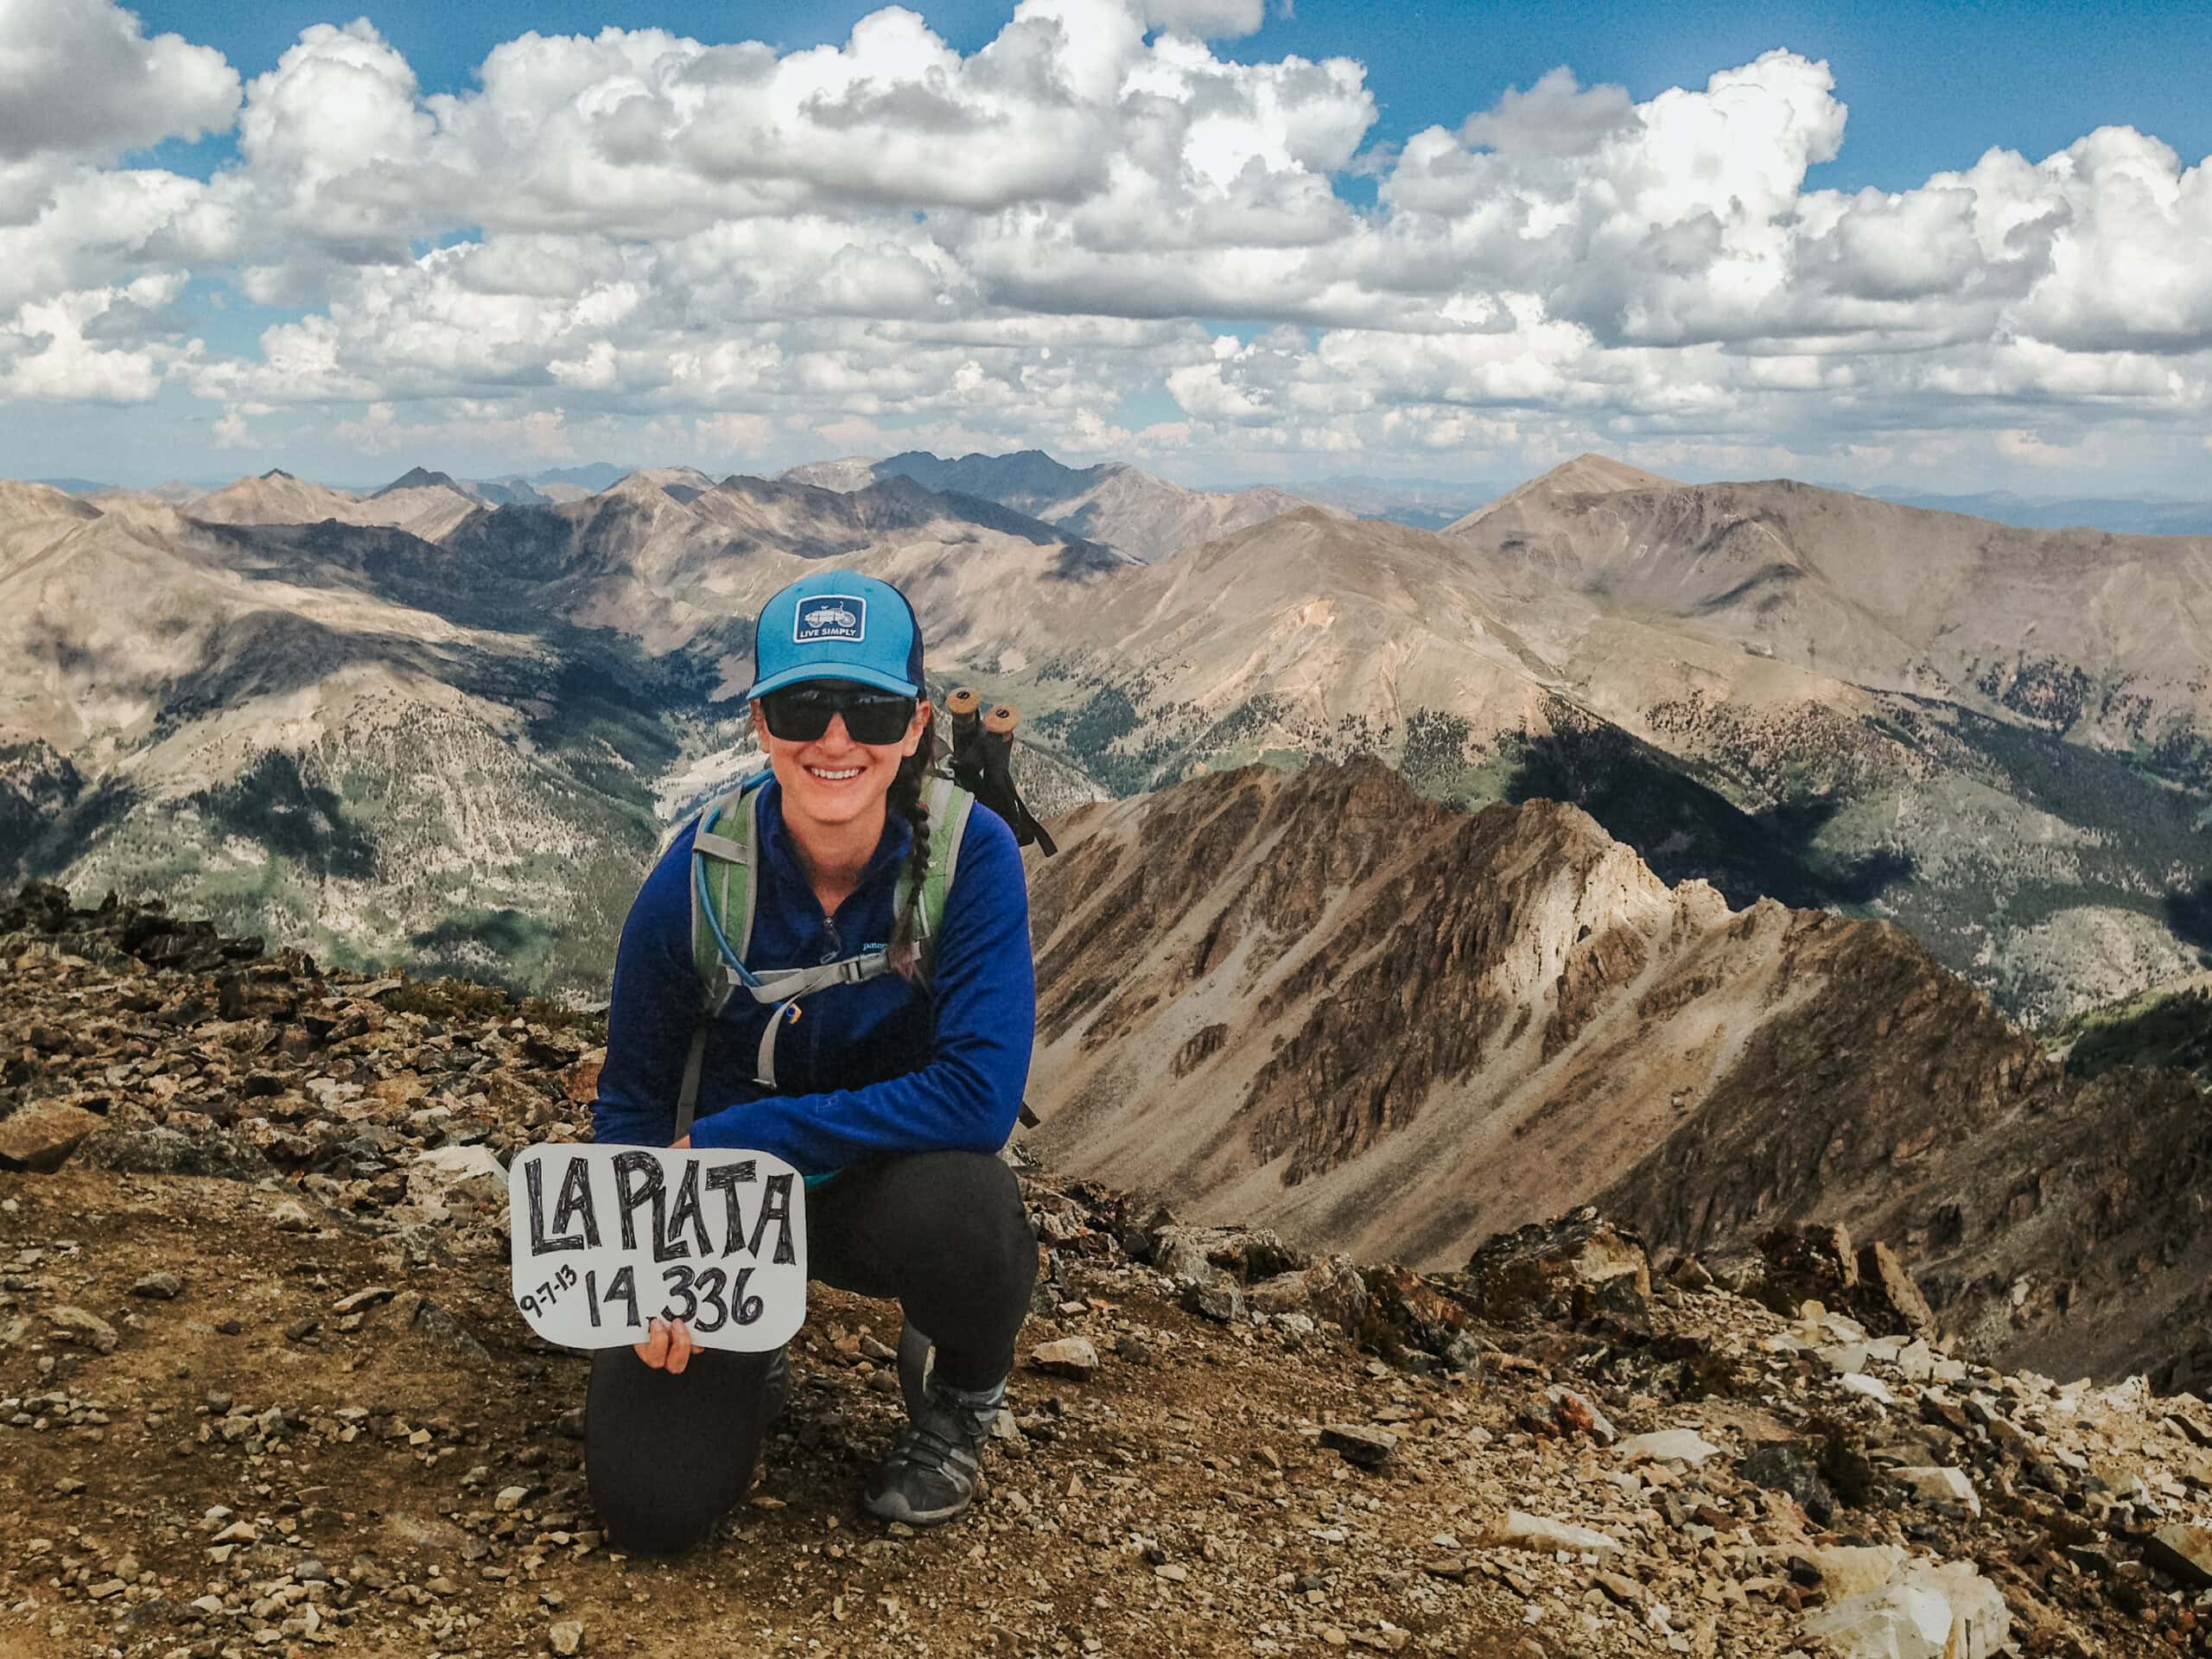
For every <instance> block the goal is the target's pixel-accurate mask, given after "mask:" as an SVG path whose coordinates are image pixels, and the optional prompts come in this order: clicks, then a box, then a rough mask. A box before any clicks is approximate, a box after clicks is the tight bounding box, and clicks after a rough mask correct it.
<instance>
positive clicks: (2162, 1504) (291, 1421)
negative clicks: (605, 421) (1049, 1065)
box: [0, 887, 2212, 1659]
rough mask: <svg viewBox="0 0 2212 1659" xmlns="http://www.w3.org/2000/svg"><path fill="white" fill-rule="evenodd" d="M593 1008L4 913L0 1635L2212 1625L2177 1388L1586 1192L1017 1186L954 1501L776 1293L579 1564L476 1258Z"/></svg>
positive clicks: (139, 929)
mask: <svg viewBox="0 0 2212 1659" xmlns="http://www.w3.org/2000/svg"><path fill="white" fill-rule="evenodd" d="M596 1036H597V1033H595V1032H594V1030H593V1028H592V1027H591V1026H590V1025H589V1023H588V1022H585V1021H579V1020H575V1019H574V1018H572V1017H566V1016H562V1015H560V1014H558V1013H557V1011H555V1010H552V1009H550V1008H548V1007H545V1006H544V1005H520V1006H518V1005H516V1004H513V1003H512V1002H511V1001H509V1000H508V999H507V998H506V997H505V995H502V994H500V993H497V992H491V991H486V989H484V988H480V987H471V986H467V985H465V984H462V983H460V982H432V983H418V982H409V981H406V980H405V979H404V978H401V977H398V976H381V977H376V978H370V977H365V976H359V975H351V974H340V973H330V972H325V971H321V969H319V968H318V967H317V965H316V964H315V963H312V962H311V961H309V960H308V959H306V958H304V957H300V956H299V955H297V954H296V953H286V954H282V955H279V956H277V957H269V956H267V955H265V954H264V953H263V952H262V950H260V948H259V945H258V944H257V942H256V941H252V940H244V939H227V938H222V937H221V936H219V935H218V934H217V933H216V932H215V931H213V929H211V928H208V927H207V926H205V925H194V924H190V923H185V922H181V921H179V920H178V919H176V918H172V917H169V916H168V915H167V914H166V913H164V912H162V911H160V910H159V909H158V908H150V907H139V906H124V905H114V904H111V905H108V906H103V907H102V908H100V909H99V910H97V911H84V910H79V909H74V908H73V907H72V906H70V905H69V903H68V901H67V898H66V897H65V896H64V895H62V894H61V893H59V892H58V891H56V890H54V889H51V888H37V887H34V888H30V889H27V890H26V891H25V892H24V893H22V895H21V896H20V897H19V898H17V899H15V900H14V901H12V902H9V903H6V904H0V1039H3V1040H0V1052H4V1054H5V1057H6V1058H5V1070H4V1073H0V1088H4V1090H5V1091H6V1104H7V1106H8V1108H9V1109H8V1111H7V1113H6V1115H5V1116H0V1150H3V1151H4V1155H5V1159H6V1161H7V1170H8V1173H0V1446H4V1448H5V1455H4V1457H0V1493H4V1497H5V1501H4V1502H0V1630H4V1631H5V1632H6V1634H5V1636H4V1637H0V1642H4V1644H5V1645H6V1647H7V1649H8V1650H9V1651H10V1652H11V1653H22V1654H25V1655H27V1656H35V1655H43V1654H49V1653H50V1654H55V1655H60V1654H70V1655H77V1654H82V1653H85V1652H87V1651H89V1650H93V1649H97V1650H98V1651H99V1652H102V1653H105V1654H116V1655H128V1656H133V1659H136V1656H142V1655H143V1656H188V1659H228V1656H232V1655H243V1654H245V1653H247V1652H257V1651H267V1652H282V1653H285V1654H287V1655H290V1654H302V1655H304V1654H309V1653H312V1652H314V1651H316V1650H318V1649H329V1650H333V1651H340V1652H355V1651H360V1652H378V1653H384V1652H391V1653H397V1652H407V1653H454V1654H460V1653H482V1652H489V1651H550V1652H552V1653H555V1654H573V1653H577V1652H584V1653H593V1652H607V1651H614V1650H621V1649H643V1650H645V1651H657V1650H659V1649H661V1648H663V1647H664V1646H665V1645H669V1644H671V1643H675V1642H677V1641H678V1640H681V1641H683V1642H686V1643H695V1644H696V1643H700V1642H702V1641H703V1642H705V1643H707V1644H709V1646H715V1645H717V1644H719V1646H720V1648H722V1649H729V1650H744V1651H752V1650H756V1649H757V1650H766V1649H771V1648H780V1647H782V1646H784V1645H785V1644H787V1643H798V1644H799V1645H802V1646H807V1645H811V1644H819V1645H820V1646H822V1647H823V1648H827V1649H840V1650H852V1649H856V1648H866V1649H869V1650H900V1649H907V1648H916V1649H918V1648H920V1647H922V1646H924V1645H927V1646H929V1647H931V1648H938V1649H944V1650H950V1651H975V1652H979V1653H1005V1654H1019V1655H1040V1656H1041V1655H1055V1656H1057V1655H1061V1654H1070V1655H1073V1654H1092V1653H1097V1654H1106V1655H1121V1654H1126V1655H1153V1654H1169V1653H1174V1654H1198V1655H1228V1654H1231V1653H1234V1654H1238V1655H1243V1654H1249V1653H1261V1654H1295V1653H1313V1652H1320V1651H1328V1650H1332V1649H1346V1648H1355V1647H1356V1648H1363V1649H1368V1650H1370V1651H1376V1652H1385V1653H1397V1652H1407V1653H1415V1654H1456V1655H1463V1656H1467V1659H1477V1656H1481V1659H1490V1656H1496V1655H1510V1656H1513V1659H1567V1656H1569V1655H1573V1656H1584V1659H1617V1656H1630V1655H1637V1656H1642V1655H1658V1654H1669V1653H1684V1654H1691V1655H1697V1656H1707V1659H1710V1656H1719V1655H1726V1656H1738V1655H1745V1656H1757V1655H1780V1654H1785V1653H1790V1654H1798V1655H1815V1654H1825V1655H1830V1656H1837V1659H1878V1656H1914V1659H1923V1656H1925V1659H1934V1656H1937V1655H1942V1656H1946V1659H1984V1656H1987V1655H1991V1654H1994V1653H1997V1652H1999V1651H2007V1652H2018V1653H2021V1654H2024V1655H2066V1656H2079V1659H2087V1656H2090V1655H2098V1656H2118V1659H2129V1656H2137V1655H2147V1654H2151V1653H2154V1652H2155V1653H2171V1652H2174V1651H2176V1650H2184V1651H2198V1652H2203V1651H2212V1624H2206V1623H2204V1622H2203V1621H2204V1620H2205V1619H2206V1618H2208V1617H2212V1592H2208V1588H2207V1586H2212V1535H2209V1534H2207V1533H2206V1532H2204V1531H2203V1530H2202V1526H2203V1523H2204V1522H2206V1521H2207V1519H2208V1518H2212V1506H2209V1505H2208V1498H2209V1497H2212V1449H2208V1448H2212V1413H2209V1412H2208V1411H2207V1408H2205V1407H2204V1406H2203V1404H2202V1402H2199V1401H2197V1400H2196V1399H2194V1398H2192V1397H2187V1396H2175V1397H2171V1398H2160V1397H2158V1396H2156V1395H2152V1393H2151V1392H2150V1390H2149V1389H2147V1388H2146V1387H2145V1385H2144V1384H2143V1383H2142V1381H2141V1380H2140V1379H2132V1380H2129V1381H2126V1382H2125V1383H2120V1384H2118V1385H2117V1386H2113V1387H2109V1388H2098V1387H2095V1386H2094V1385H2092V1384H2090V1383H2086V1382H2083V1383H2057V1382H2054V1381H2051V1380H2050V1379H2046V1378H2043V1377H2038V1376H2032V1375H2008V1374H2005V1373H2000V1372H1997V1371H1993V1370H1988V1369H1986V1368H1984V1367H1981V1366H1979V1365H1975V1364H1973V1363H1969V1362H1967V1361H1966V1360H1964V1359H1962V1358H1960V1357H1955V1356H1954V1355H1952V1354H1950V1353H1948V1352H1946V1351H1945V1347H1944V1344H1942V1342H1941V1341H1940V1340H1936V1339H1931V1338H1930V1337H1929V1335H1928V1333H1927V1332H1926V1329H1925V1325H1926V1319H1927V1313H1926V1310H1925V1309H1924V1308H1923V1307H1921V1306H1918V1305H1917V1303H1916V1298H1915V1297H1914V1295H1913V1294H1911V1289H1910V1281H1904V1280H1902V1279H1901V1278H1900V1277H1899V1276H1898V1275H1897V1274H1895V1273H1894V1272H1893V1271H1892V1270H1891V1268H1892V1265H1893V1264H1885V1255H1884V1252H1883V1251H1882V1250H1881V1249H1879V1247H1868V1248H1866V1249H1859V1250H1853V1249H1851V1248H1850V1246H1849V1245H1848V1243H1847V1242H1845V1241H1843V1240H1841V1239H1840V1238H1838V1237H1837V1236H1836V1235H1834V1233H1833V1232H1829V1231H1823V1230H1796V1231H1790V1232H1784V1233H1779V1234H1777V1235H1775V1236H1773V1237H1772V1238H1770V1240H1768V1241H1767V1242H1766V1243H1765V1246H1764V1249H1762V1250H1760V1251H1758V1252H1756V1253H1753V1254H1750V1255H1737V1256H1715V1257H1712V1258H1710V1259H1707V1260H1700V1259H1699V1258H1696V1257H1683V1258H1681V1259H1679V1260H1675V1261H1672V1262H1664V1263H1662V1264H1655V1263H1654V1262H1653V1260H1652V1259H1651V1257H1650V1255H1649V1254H1648V1252H1647V1251H1646V1249H1645V1248H1644V1247H1643V1244H1642V1243H1641V1242H1640V1241H1639V1240H1638V1239H1637V1237H1636V1236H1633V1235H1632V1234H1630V1233H1628V1232H1626V1231H1624V1230H1622V1229H1620V1228H1618V1227H1617V1226H1614V1225H1611V1224H1608V1223H1606V1222H1605V1221H1604V1220H1603V1219H1602V1218H1601V1217H1598V1216H1597V1215H1596V1214H1595V1212H1592V1211H1585V1212H1582V1213H1580V1214H1577V1215H1573V1216H1570V1217H1564V1218H1563V1219H1562V1220H1560V1222H1558V1223H1554V1224H1547V1225H1541V1226H1531V1227H1529V1228H1524V1229H1522V1230H1518V1231H1516V1232H1515V1233H1513V1234H1510V1235H1505V1236H1500V1237H1498V1238H1497V1239H1494V1240H1492V1241H1490V1242H1489V1243H1487V1244H1486V1245H1485V1247H1484V1249H1481V1250H1479V1251H1478V1252H1477V1253H1476V1254H1475V1255H1474V1256H1473V1258H1472V1259H1471V1261H1470V1262H1468V1263H1467V1265H1466V1266H1465V1268H1464V1269H1461V1270H1458V1271H1454V1272H1452V1273H1446V1274H1416V1273H1413V1272H1410V1271H1408V1270H1407V1269H1405V1268H1397V1267H1390V1266H1362V1265H1357V1264H1355V1263H1354V1262H1352V1261H1351V1259H1350V1258H1348V1257H1345V1256H1342V1255H1332V1256H1319V1257H1316V1256H1313V1255H1308V1254H1306V1253H1305V1252H1302V1251H1300V1250H1298V1249H1294V1248H1293V1247H1291V1246H1289V1245H1288V1244H1287V1243H1284V1241H1283V1240H1282V1239H1281V1238H1280V1237H1279V1236H1275V1235H1274V1234H1271V1233H1269V1232H1267V1231H1265V1230H1250V1229H1246V1228H1243V1227H1219V1228H1204V1227H1196V1226H1192V1225H1188V1224H1183V1223H1181V1222H1179V1220H1178V1219H1177V1218H1176V1217H1175V1216H1174V1215H1173V1214H1172V1213H1170V1212H1168V1211H1166V1210H1164V1209H1162V1208H1160V1206H1158V1205H1152V1204H1148V1203H1144V1202H1140V1201H1138V1200H1135V1199H1133V1198H1129V1197H1128V1196H1125V1195H1122V1194H1117V1193H1116V1192H1110V1191H1108V1190H1106V1189H1103V1188H1101V1187H1097V1186H1096V1185H1090V1184H1087V1183H1080V1182H1076V1183H1070V1182H1067V1181H1065V1180H1063V1179H1056V1178H1053V1177H1051V1176H1049V1175H1046V1173H1043V1172H1041V1171H1037V1170H1031V1171H1029V1172H1028V1173H1027V1174H1026V1175H1025V1190H1026V1192H1027V1197H1028V1199H1029V1203H1030V1207H1031V1212H1032V1217H1033V1223H1034V1224H1035V1225H1036V1227H1037V1230H1038V1234H1039V1241H1040V1249H1041V1250H1042V1260H1043V1265H1044V1268H1045V1272H1044V1277H1043V1279H1042V1281H1041V1283H1040V1286H1039V1292H1038V1295H1037V1299H1036V1303H1035V1306H1034V1308H1033V1316H1032V1319H1031V1321H1030V1324H1029V1325H1028V1327H1027V1329H1026V1330H1025V1332H1024V1334H1023V1340H1022V1348H1023V1356H1022V1363H1021V1366H1020V1372H1019V1374H1018V1376H1017V1377H1016V1379H1015V1382H1014V1389H1013V1395H1012V1399H1011V1402H1010V1409H1009V1411H1008V1412H1007V1414H1006V1415H1005V1416H1004V1417H1003V1418H1002V1419H1001V1423H1000V1426H999V1428H998V1431H997V1433H996V1434H995V1449H994V1451H993V1452H992V1453H991V1454H990V1457H989V1459H988V1477H989V1478H988V1485H987V1489H986V1491H985V1494H984V1496H983V1497H982V1500H981V1503H980V1506H979V1509H978V1511H977V1512H976V1514H975V1515H974V1516H971V1517H969V1518H968V1519H967V1520H964V1521H963V1522H960V1523H958V1524H956V1525H955V1526H953V1527H950V1528H949V1529H944V1531H942V1532H935V1533H925V1534H922V1535H912V1534H911V1533H908V1532H906V1530H905V1529H899V1528H893V1529H888V1530H884V1529H879V1528H877V1527H876V1526H875V1525H874V1523H872V1522H868V1521H867V1520H866V1518H865V1516H862V1515H861V1513H860V1512H859V1511H858V1510H857V1506H856V1504H855V1502H854V1495H855V1489H856V1487H857V1484H858V1478H859V1475H860V1473H861V1471H862V1470H863V1469H864V1468H865V1467H866V1465H867V1464H868V1462H869V1461H870V1460H871V1459H873V1458H874V1456H876V1455H880V1449H881V1447H882V1446H883V1445H885V1444H886V1443H887V1440H888V1438H889V1435H890V1433H891V1430H892V1427H893V1421H894V1417H895V1414H896V1411H897V1404H896V1398H897V1384H896V1381H895V1376H894V1375H893V1369H892V1367H891V1364H890V1363H889V1362H890V1358H891V1351H890V1349H889V1347H888V1346H887V1342H886V1338H889V1337H891V1336H892V1335H893V1334H894V1333H895V1330H896V1322H897V1314H896V1310H895V1309H891V1308H887V1307H885V1306H881V1305H876V1304H869V1303H866V1302H862V1301H860V1300H855V1299H852V1298H846V1297H840V1296H836V1295H835V1294H829V1293H823V1294H821V1295H820V1297H819V1299H818V1300H817V1306H816V1308H815V1311H814V1313H813V1316H812V1319H811V1320H810V1325H809V1329H808V1332H807V1333H806V1334H805V1336H804V1338H802V1341H801V1344H800V1351H799V1353H798V1373H799V1381H798V1389H797V1391H796V1394H795V1397H794V1405H793V1407H792V1408H791V1411H790V1412H789V1413H788V1414H786V1416H785V1419H784V1420H783V1421H781V1422H780V1423H779V1426H778V1427H777V1429H776V1431H775V1433H774V1434H773V1435H772V1439H771V1442H770V1445H769V1447H768V1451H767V1455H766V1464H765V1471H764V1473H763V1476H762V1478H761V1479H760V1483H759V1484H758V1485H757V1486H756V1489H755V1491H754V1493H753V1496H752V1497H750V1499H749V1500H748V1502H747V1504H746V1505H744V1506H743V1507H742V1508H741V1510H739V1511H738V1512H737V1513H736V1514H735V1515H734V1516H733V1517H732V1519H731V1521H730V1522H729V1523H728V1526H727V1527H726V1529H724V1532H723V1533H722V1535H721V1536H720V1537H719V1538H718V1539H717V1540H716V1541H715V1542H714V1543H712V1544H710V1545H709V1546H708V1547H707V1548H703V1549H702V1550H700V1551H698V1552H696V1553H695V1554H693V1555H691V1556H690V1557H687V1558H685V1559H684V1560H681V1561H678V1562H676V1563H672V1564H663V1563H653V1562H648V1561H644V1560H632V1559H627V1558H626V1557H625V1556H624V1555H623V1554H621V1553H620V1552H618V1551H613V1550H611V1549H609V1548H607V1543H606V1541H605V1539H604V1537H603V1536H602V1535H601V1533H600V1532H599V1530H598V1528H597V1526H596V1522H595V1521H594V1517H593V1516H592V1514H591V1511H590V1505H589V1500H588V1492H587V1491H585V1489H584V1487H583V1484H582V1473H581V1468H580V1460H579V1459H580V1453H579V1448H578V1446H577V1445H576V1442H575V1435H576V1433H578V1431H579V1419H580V1412H579V1406H580V1403H581V1400H582V1374H583V1365H582V1359H581V1358H580V1357H578V1356H576V1355H574V1354H571V1353H569V1352H566V1351H561V1350H557V1349H554V1348H552V1347H550V1346H549V1345H548V1344H543V1343H541V1342H539V1341H537V1339H536V1338H533V1337H532V1336H531V1334H530V1333H529V1332H528V1331H527V1330H526V1328H525V1327H524V1325H522V1323H521V1321H520V1319H519V1317H518V1315H517V1313H515V1311H514V1309H513V1308H512V1304H511V1303H510V1302H509V1301H508V1300H507V1297H506V1292H505V1240H504V1237H503V1236H502V1233H501V1227H502V1224H503V1217H504V1214H505V1207H504V1195H503V1192H502V1190H501V1179H500V1172H501V1167H502V1160H503V1159H504V1158H505V1156H508V1155H511V1154H512V1151H513V1150H514V1149H516V1148H517V1147H520V1146H522V1145H524V1144H526V1143H528V1142H529V1141H533V1140H537V1139H564V1138H571V1137H575V1136H577V1135H582V1134H583V1133H585V1132H587V1131H586V1119H585V1112H584V1106H583V1102H584V1101H585V1100H587V1099H588V1096H589V1095H590V1092H591V1089H592V1086H593V1078H594V1075H595V1068H596V1063H597V1052H596V1050H595V1048H594V1042H595V1039H596ZM1656 1266H1661V1267H1663V1268H1664V1270H1663V1271H1658V1270H1655V1268H1656ZM2008 1644H2009V1645H2008Z"/></svg>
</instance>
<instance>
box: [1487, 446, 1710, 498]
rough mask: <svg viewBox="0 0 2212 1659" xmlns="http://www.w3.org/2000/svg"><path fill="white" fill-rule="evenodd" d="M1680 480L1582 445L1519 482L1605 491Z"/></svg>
mask: <svg viewBox="0 0 2212 1659" xmlns="http://www.w3.org/2000/svg"><path fill="white" fill-rule="evenodd" d="M1680 481H1681V480H1677V479H1672V478H1662V477H1661V476H1660V475H1659V474H1657V473H1647V472H1645V471H1644V470H1643V468H1642V467H1631V466H1630V465H1629V464H1628V462H1626V461H1616V460H1614V459H1613V457H1612V456H1611V455H1601V454H1599V453H1598V452H1597V451H1596V450H1594V449H1586V450H1584V451H1583V452H1582V453H1581V454H1579V455H1577V456H1575V458H1574V459H1573V460H1572V461H1561V462H1560V464H1559V465H1558V466H1556V467H1553V468H1552V469H1551V471H1549V472H1548V473H1545V474H1542V475H1541V477H1537V478H1534V479H1531V480H1529V482H1528V483H1527V484H1525V485H1523V486H1522V488H1523V489H1533V488H1536V487H1541V488H1542V489H1543V490H1545V491H1546V492H1547V493H1551V494H1571V495H1607V494H1611V493H1612V492H1613V491H1615V490H1666V489H1673V488H1675V486H1677V485H1678V484H1679V483H1680Z"/></svg>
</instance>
